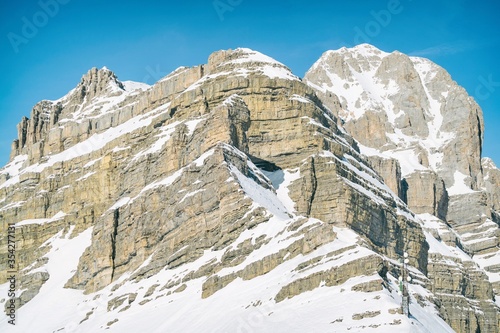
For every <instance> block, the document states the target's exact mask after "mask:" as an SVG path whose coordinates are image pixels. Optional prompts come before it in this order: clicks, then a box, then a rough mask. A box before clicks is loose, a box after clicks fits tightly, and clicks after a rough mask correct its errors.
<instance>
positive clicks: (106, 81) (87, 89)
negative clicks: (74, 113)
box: [76, 67, 125, 99]
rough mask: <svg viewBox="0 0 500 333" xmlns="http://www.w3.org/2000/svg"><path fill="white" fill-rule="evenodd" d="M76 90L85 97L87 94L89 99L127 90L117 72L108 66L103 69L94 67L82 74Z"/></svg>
mask: <svg viewBox="0 0 500 333" xmlns="http://www.w3.org/2000/svg"><path fill="white" fill-rule="evenodd" d="M76 90H77V92H78V93H80V94H81V96H82V97H83V98H85V96H86V97H87V99H92V98H94V97H95V96H99V95H108V96H112V95H116V94H119V93H121V92H122V91H123V90H125V88H124V86H123V83H122V82H120V81H119V80H118V78H117V76H116V75H115V73H113V72H112V71H110V70H109V69H108V68H107V67H103V68H101V69H97V68H96V67H93V68H91V69H90V70H89V71H88V72H87V73H86V74H85V75H83V76H82V79H81V81H80V83H79V84H78V86H77V87H76Z"/></svg>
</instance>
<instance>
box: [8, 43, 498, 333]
mask: <svg viewBox="0 0 500 333" xmlns="http://www.w3.org/2000/svg"><path fill="white" fill-rule="evenodd" d="M362 48H363V49H367V48H368V47H367V46H362ZM366 52H368V51H366ZM370 52H371V53H370ZM347 53H348V52H347V51H345V50H344V51H341V52H340V53H338V54H337V53H332V52H330V53H328V54H327V56H328V59H329V60H328V61H327V62H321V61H320V62H318V63H317V64H316V65H315V66H314V67H313V70H311V72H309V73H308V75H307V76H306V82H307V83H308V84H306V83H305V82H303V81H302V80H301V79H299V78H298V77H296V76H295V75H293V74H292V73H291V72H290V70H289V69H288V68H287V67H286V66H285V65H283V64H281V63H279V62H278V61H276V60H274V59H272V58H269V57H267V56H265V55H263V54H261V53H258V52H255V51H252V50H249V49H236V50H227V51H218V52H215V53H214V54H212V55H211V56H210V57H209V59H208V63H207V64H206V65H199V66H195V67H192V68H185V67H181V68H179V69H177V70H175V71H174V72H173V73H171V74H169V75H168V76H166V77H164V78H163V79H161V80H160V81H158V82H157V83H156V84H154V85H153V86H147V85H144V84H139V83H134V82H130V81H124V82H121V81H120V80H118V78H117V76H116V75H115V74H114V73H113V72H111V71H110V70H108V69H106V68H103V69H95V68H94V69H91V70H90V71H89V72H88V73H87V74H86V75H84V76H83V78H82V80H81V82H80V83H79V84H78V85H77V87H76V88H75V89H73V90H72V91H70V92H69V93H68V94H67V95H66V96H64V97H63V98H61V99H59V100H57V101H42V102H40V103H38V104H37V105H36V106H35V107H34V108H33V111H32V113H31V116H30V118H29V119H28V118H23V119H22V121H21V123H20V124H19V126H18V133H19V134H18V139H17V140H16V141H15V142H14V144H13V150H12V154H11V161H10V163H9V164H8V165H7V166H6V167H4V168H3V169H1V170H0V217H1V225H0V229H1V230H0V231H2V233H1V236H0V248H2V249H4V250H6V248H7V243H8V240H7V237H6V236H5V235H6V233H5V230H7V227H8V226H9V225H14V226H15V230H16V240H17V242H18V243H17V252H16V255H17V257H16V264H17V269H16V271H17V272H18V273H17V274H18V276H19V283H20V285H19V286H18V290H17V291H18V293H17V295H18V297H17V298H16V299H15V301H16V302H17V303H16V304H17V306H18V311H20V312H22V313H24V314H30V313H32V311H41V312H40V313H38V315H39V317H38V318H43V317H44V314H45V312H44V311H49V310H50V311H52V312H55V313H57V314H58V315H57V316H53V317H52V318H53V320H51V321H50V322H45V321H43V320H33V321H32V322H29V321H27V320H26V321H24V320H23V321H21V319H20V321H21V322H20V325H21V326H22V328H23V329H24V330H26V331H30V330H31V331H32V330H34V329H35V328H36V329H37V330H38V331H75V330H76V331H78V330H80V331H96V330H99V329H110V330H116V331H120V330H123V329H125V327H127V329H129V330H130V329H131V330H134V329H137V330H138V329H149V328H151V329H153V327H154V329H159V330H163V331H183V332H189V331H207V332H208V331H210V332H211V331H213V332H222V331H223V332H225V331H231V332H234V331H238V330H239V331H242V330H247V331H249V330H252V329H256V330H259V328H262V327H267V328H275V329H276V330H277V331H285V330H289V329H290V327H292V326H293V327H295V329H298V328H300V329H301V331H307V330H310V329H311V327H314V330H318V331H327V330H331V329H334V330H340V331H347V330H352V329H354V330H362V329H364V328H366V327H372V328H378V327H380V329H382V330H383V331H384V332H400V331H405V330H409V329H410V327H415V328H416V329H417V330H420V331H422V332H423V331H425V329H428V328H425V325H432V326H433V327H440V328H442V330H444V331H450V332H451V328H453V329H455V330H456V331H463V332H477V331H478V330H480V331H481V332H496V331H497V330H498V328H499V327H500V325H499V320H500V316H499V315H498V306H497V305H496V304H495V302H494V297H495V296H494V290H497V289H495V288H497V286H498V285H497V284H495V280H494V276H493V275H492V274H495V273H494V272H495V269H496V268H495V267H496V266H495V265H491V264H490V263H491V260H490V258H489V257H487V256H488V255H489V254H493V255H496V253H497V252H495V245H494V242H493V241H492V242H491V244H489V245H488V246H485V245H482V246H476V245H474V244H475V240H476V239H477V238H474V237H475V236H474V235H472V236H471V237H472V238H471V239H468V238H466V233H467V230H469V229H470V228H469V227H470V225H471V223H475V224H476V225H475V227H476V226H479V225H480V226H482V227H484V228H485V230H486V229H488V228H490V227H492V226H491V223H490V221H498V218H497V217H498V213H496V212H498V207H497V206H498V205H497V202H496V201H495V200H498V193H497V192H498V191H497V190H496V188H497V187H496V186H497V185H496V184H498V183H497V180H498V179H499V177H498V169H496V167H495V166H494V165H493V164H492V163H491V162H489V161H488V160H483V165H481V164H475V163H476V162H477V160H476V159H477V158H479V157H480V151H479V152H478V151H475V150H474V149H477V148H479V149H480V145H481V142H480V141H478V142H469V143H467V142H466V140H465V139H463V137H460V136H464V135H465V134H464V133H469V134H471V133H473V132H474V131H476V132H474V133H476V134H477V130H478V128H479V129H481V130H482V118H481V115H480V110H479V108H477V109H476V111H475V112H476V113H474V112H472V111H471V109H470V107H474V105H475V104H474V103H473V102H471V100H470V98H468V97H467V98H465V99H464V97H463V96H464V95H463V94H464V93H465V92H464V91H463V90H460V89H461V88H456V87H454V86H453V87H451V88H450V87H449V85H448V83H449V80H448V78H449V77H448V76H446V75H447V74H446V75H445V72H444V71H442V72H440V71H438V73H437V74H436V76H435V77H434V76H432V75H431V76H432V77H431V76H429V77H428V79H427V81H428V82H427V81H425V82H427V83H426V84H422V81H421V80H420V79H419V78H420V76H419V75H421V69H419V67H418V66H417V67H415V60H412V59H411V58H408V57H406V56H405V55H402V54H400V53H394V54H392V55H387V56H385V54H383V53H382V52H381V51H377V50H375V49H371V48H370V49H369V52H368V53H370V54H369V56H368V57H364V56H360V55H356V56H353V55H352V54H351V55H349V56H347ZM339 54H340V55H341V56H340V55H339ZM381 55H384V57H382V56H381ZM344 58H346V59H347V60H345V61H344V60H343V59H344ZM326 63H327V64H328V66H329V67H328V68H329V69H332V70H335V72H334V73H335V75H337V76H338V78H339V80H343V81H345V85H343V87H344V88H342V89H345V91H349V90H351V89H352V90H353V91H356V89H358V88H359V84H358V85H357V84H356V82H355V81H354V80H353V79H352V77H353V74H352V73H353V72H352V71H353V70H354V71H356V72H357V73H360V74H359V75H364V74H363V73H372V74H373V75H375V77H377V78H378V79H377V84H380V85H381V86H383V87H386V88H387V89H388V90H389V91H395V90H394V89H395V88H393V87H394V86H398V87H400V89H399V90H400V91H401V93H400V94H393V95H390V96H384V98H385V97H387V98H386V99H381V100H377V101H375V100H373V98H372V97H373V94H372V93H373V92H369V91H368V92H367V91H365V92H364V93H363V94H361V95H360V96H361V97H360V100H359V101H354V104H351V102H352V101H351V100H349V98H347V97H345V96H343V95H342V94H339V93H338V92H335V91H333V90H332V89H330V88H325V89H323V88H321V87H323V86H322V84H323V83H325V82H327V81H326V80H327V79H331V78H332V75H330V74H331V73H330V72H328V71H325V70H324V69H325V67H324V66H326V65H323V64H326ZM375 63H376V68H375V65H374V64H375ZM422 64H425V65H426V66H427V63H425V62H422ZM421 66H424V65H421ZM431 67H432V66H431ZM432 68H433V67H432ZM370 75H371V74H370ZM314 80H317V81H314ZM314 82H316V83H314ZM322 82H323V83H322ZM325 84H326V86H328V87H332V86H330V85H329V83H325ZM335 84H337V82H335V83H334V84H333V87H336V86H335ZM326 86H325V87H326ZM318 87H319V88H318ZM391 87H392V88H391ZM389 88H390V89H389ZM391 89H392V90H391ZM439 89H441V90H442V91H449V94H450V98H449V101H448V97H446V96H445V97H443V99H445V100H446V101H447V102H446V103H449V109H447V107H443V110H444V111H443V114H442V119H441V120H439V121H440V123H439V124H442V132H440V131H439V128H438V129H436V128H435V127H433V126H435V125H436V124H438V116H437V115H435V114H432V112H431V111H430V109H429V108H430V106H431V105H433V103H434V102H435V100H436V99H437V98H438V96H437V95H436V93H435V91H441V90H439ZM447 89H448V90H447ZM430 91H432V92H430ZM415 92H418V94H416V93H415ZM429 96H431V97H429ZM384 103H385V104H384ZM387 103H392V104H391V105H394V107H393V108H392V109H391V110H390V112H393V113H394V115H391V114H390V113H389V112H388V111H387V109H385V106H387V105H389V104H387ZM467 103H468V104H467ZM446 105H448V104H446ZM432 110H434V109H432ZM451 110H454V111H453V112H459V113H460V112H461V113H463V114H464V117H469V118H470V117H472V116H470V114H469V113H473V114H474V115H476V116H477V117H478V119H477V122H476V124H475V125H471V126H469V127H468V128H460V129H459V130H458V131H457V132H456V133H454V136H452V135H451V134H449V133H451V131H449V132H445V131H444V128H445V127H446V126H452V125H447V121H448V119H447V118H448V113H447V112H452V111H451ZM361 111H363V112H364V113H363V114H361ZM386 111H387V112H386ZM351 113H352V114H351ZM396 114H397V116H396ZM429 117H430V118H429ZM429 119H431V121H430V122H429ZM460 119H462V118H459V120H454V121H458V122H459V123H457V124H454V125H453V126H458V127H460V126H461V125H460V124H462V125H463V124H465V121H464V122H461V120H460ZM459 125H460V126H459ZM364 126H367V127H364ZM370 126H371V127H370ZM436 126H437V125H436ZM474 126H475V127H474ZM458 127H457V128H458ZM363 128H364V129H363ZM381 131H382V132H381ZM370 133H371V134H370ZM381 133H382V134H383V135H381ZM401 133H402V134H401ZM443 133H444V134H443ZM481 133H482V132H481ZM400 134H401V137H402V140H403V141H404V140H405V139H406V138H410V137H411V138H412V140H413V138H422V140H423V141H422V142H424V143H422V144H421V145H418V144H417V143H416V141H415V142H414V141H411V142H409V143H405V142H403V141H401V142H399V141H397V140H395V137H394V136H395V135H400ZM370 135H373V137H370ZM391 135H392V136H391ZM432 135H434V136H433V137H432V138H434V139H439V140H441V141H439V142H444V143H445V144H449V145H450V146H446V145H445V146H444V147H452V146H453V147H455V148H457V149H461V150H464V151H470V154H469V155H467V160H466V161H464V160H460V161H459V162H458V161H457V159H456V156H455V160H454V159H453V156H451V154H452V153H453V152H456V151H452V152H449V149H446V150H440V149H441V146H439V147H438V146H436V145H434V146H433V144H434V143H432V142H431V140H430V139H429V141H425V140H426V139H425V138H427V137H429V136H432ZM481 135H482V134H479V136H481ZM415 140H416V139H415ZM358 142H359V143H360V144H358ZM450 142H451V143H450ZM376 149H380V150H376ZM408 151H414V152H417V151H418V154H417V153H416V154H415V155H412V156H413V157H415V158H416V159H417V160H418V161H420V162H421V164H418V165H419V166H418V167H417V168H415V170H412V171H411V172H408V171H409V166H408V164H407V163H405V161H404V160H402V159H401V158H400V157H401V156H400V155H398V154H400V153H401V154H403V153H404V152H408ZM437 156H442V162H440V163H438V162H437ZM420 162H419V163H420ZM438 165H439V166H440V167H438ZM413 166H414V165H413V164H411V167H413ZM450 172H451V176H450ZM455 172H459V173H460V174H459V176H460V175H464V177H463V179H462V178H460V177H461V176H460V177H458V178H459V179H460V180H461V181H462V180H463V184H462V185H463V186H466V187H467V188H468V190H467V191H466V192H468V191H470V193H460V192H457V191H456V189H457V188H458V189H463V188H462V187H461V186H462V185H461V184H459V185H456V184H455V183H454V181H456V180H457V179H458V178H457V176H455ZM486 174H487V175H489V176H487V177H486V176H484V175H486ZM454 186H455V188H454ZM465 201H467V202H468V203H467V205H466V206H464V207H474V210H471V209H469V210H467V211H462V210H461V209H463V208H462V207H460V208H456V207H455V205H456V204H457V203H460V202H465ZM479 207H481V208H479ZM478 212H480V213H481V214H479V215H478ZM483 213H484V214H483ZM416 214H417V215H416ZM495 214H496V215H495ZM472 219H473V221H472ZM462 227H463V229H462ZM468 228H469V229H468ZM490 229H491V228H490ZM488 230H489V229H488ZM491 230H493V229H491ZM491 230H490V231H491ZM457 232H458V235H457V234H456V233H457ZM478 232H479V231H478ZM492 239H494V240H498V234H495V235H494V236H492ZM497 245H498V242H497ZM463 251H466V252H467V253H465V252H463ZM405 252H406V253H407V256H408V264H409V267H410V268H409V275H410V276H411V277H412V279H413V280H412V282H411V283H410V284H409V292H410V297H411V301H412V305H411V311H412V312H414V317H413V318H408V317H406V316H403V315H402V313H400V311H398V310H394V309H395V308H398V307H399V306H400V302H401V297H400V296H398V295H397V292H396V290H397V289H398V288H399V286H398V281H397V278H398V277H399V276H400V275H401V274H402V273H401V265H400V263H399V262H398V260H399V259H400V258H402V257H403V254H404V253H405ZM480 256H482V257H480ZM476 258H477V260H476ZM7 264H8V262H7V258H5V257H2V258H0V268H1V271H2V272H3V274H2V275H1V276H0V283H4V282H6V278H7V276H6V274H5V272H6V271H7V270H6V269H5V268H6V267H7ZM450 272H452V273H451V274H450ZM492 277H493V280H492ZM490 281H491V282H493V284H491V283H490ZM5 286H7V284H3V285H1V286H0V291H3V290H4V289H1V288H4V287H5ZM5 288H6V287H5ZM51 297H58V300H57V304H60V307H58V308H53V309H47V310H45V309H40V307H41V304H44V303H45V302H47V300H50V299H51ZM332 298H336V299H337V300H338V301H339V302H332V301H331V299H332ZM368 299H369V301H368ZM1 302H2V303H3V306H6V305H7V303H8V302H7V299H3V300H2V301H1ZM348 302H351V303H353V304H355V306H354V307H352V308H351V307H345V306H343V305H342V304H346V303H348ZM456 304H459V306H455V305H456ZM187 306H189V309H190V310H189V315H186V314H185V312H186V310H187ZM214 309H215V310H216V311H214ZM221 309H222V311H221ZM143 311H145V312H147V313H148V316H147V318H146V320H144V318H143V317H140V314H141V313H143ZM318 311H320V312H321V315H319V316H315V317H314V318H316V319H317V320H316V319H314V322H313V321H312V320H311V318H312V317H311V316H310V314H311V313H313V312H318ZM461 311H462V312H463V313H462V314H460V313H461ZM122 313H123V315H122ZM166 313H167V314H169V317H168V318H167V319H165V318H164V317H165V314H166ZM207 313H209V315H207ZM256 313H258V315H257V317H258V318H259V322H256V321H249V320H247V319H248V317H247V316H255V314H256ZM438 313H439V315H440V316H441V317H442V318H444V320H446V322H447V323H448V324H449V325H450V326H447V324H446V323H445V322H444V321H443V319H442V318H441V317H440V316H438ZM333 314H335V315H336V317H335V318H333V317H331V316H332V315H333ZM26 317H27V316H25V317H24V318H26ZM68 318H71V320H69V321H68ZM155 318H156V319H158V318H161V320H156V319H155ZM224 318H226V319H225V320H223V319H224ZM318 318H319V319H318ZM424 323H425V324H424ZM2 325H4V323H2V322H0V327H3V326H2ZM5 325H6V324H5ZM5 325H4V326H5ZM259 325H260V326H259ZM311 325H313V326H311ZM450 327H451V328H450Z"/></svg>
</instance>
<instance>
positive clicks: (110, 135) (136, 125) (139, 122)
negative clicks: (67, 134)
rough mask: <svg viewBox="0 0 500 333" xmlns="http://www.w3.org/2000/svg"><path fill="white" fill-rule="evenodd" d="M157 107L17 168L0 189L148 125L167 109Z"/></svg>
mask: <svg viewBox="0 0 500 333" xmlns="http://www.w3.org/2000/svg"><path fill="white" fill-rule="evenodd" d="M168 105H169V104H167V105H166V109H167V110H168ZM164 107H165V105H164V106H160V107H159V108H164ZM159 108H157V109H159ZM157 109H154V110H152V111H149V112H147V113H145V114H142V115H138V116H136V117H133V118H131V119H129V120H127V121H126V122H124V123H122V124H120V125H118V126H116V127H111V128H108V129H107V130H105V131H104V132H102V133H96V134H94V135H92V136H91V137H90V138H88V139H86V140H84V141H82V142H79V143H77V144H75V145H73V146H71V147H70V148H68V149H66V150H64V151H62V152H60V153H58V154H55V155H49V156H47V157H48V159H47V160H46V161H45V162H41V163H36V164H33V165H30V166H27V167H25V168H24V169H21V168H18V169H17V174H11V175H10V176H11V178H9V179H8V180H7V181H5V182H4V183H3V184H0V189H1V188H5V187H9V186H12V185H14V184H17V183H18V182H19V181H20V178H19V176H20V175H21V174H24V173H28V172H34V173H40V172H42V171H43V170H45V169H46V168H48V167H51V166H53V165H54V164H56V163H58V162H63V161H64V162H66V161H69V160H72V159H74V158H78V157H81V156H83V155H88V154H90V153H92V152H94V151H97V150H100V149H102V148H104V147H105V146H106V145H107V144H109V143H111V142H113V141H114V140H116V139H119V138H120V137H121V136H123V135H127V134H129V133H131V132H133V131H135V130H138V129H140V128H142V127H146V126H149V125H150V124H151V123H152V122H153V120H154V119H155V118H157V117H158V116H160V115H161V114H162V113H165V112H167V110H164V111H162V112H160V113H157ZM9 170H14V168H12V167H10V168H9Z"/></svg>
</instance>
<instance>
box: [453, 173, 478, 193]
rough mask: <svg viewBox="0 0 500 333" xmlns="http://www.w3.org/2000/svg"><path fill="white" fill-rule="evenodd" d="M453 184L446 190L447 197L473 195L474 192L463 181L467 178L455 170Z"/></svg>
mask: <svg viewBox="0 0 500 333" xmlns="http://www.w3.org/2000/svg"><path fill="white" fill-rule="evenodd" d="M453 178H454V182H453V185H452V186H451V187H449V188H448V195H458V194H466V193H474V190H473V189H471V188H470V187H469V186H467V185H466V184H465V180H466V179H467V178H468V176H467V175H464V174H463V173H461V172H460V171H458V170H455V173H454V174H453Z"/></svg>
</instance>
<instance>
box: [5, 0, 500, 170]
mask: <svg viewBox="0 0 500 333" xmlns="http://www.w3.org/2000/svg"><path fill="white" fill-rule="evenodd" d="M431 5H432V10H429V8H430V7H429V6H431ZM498 6H499V5H498V3H496V2H490V3H488V4H484V5H482V6H476V5H475V4H473V3H468V2H459V3H456V2H453V1H440V2H435V1H433V2H432V3H430V2H429V3H427V4H426V3H422V2H418V3H416V2H411V1H405V0H401V1H399V2H394V1H387V2H385V1H384V2H380V3H377V4H373V3H370V2H365V3H361V4H359V3H356V4H350V3H342V5H339V4H328V3H321V4H315V3H310V2H303V1H294V2H291V3H288V4H287V5H286V6H284V5H283V4H279V3H278V4H275V3H270V2H265V1H253V2H247V1H225V0H220V1H190V2H189V3H186V4H181V3H176V5H175V6H172V5H170V4H168V3H160V2H154V3H151V4H149V5H148V6H147V7H146V6H144V5H143V4H142V3H140V2H136V3H133V2H132V3H130V2H129V3H126V4H123V3H118V2H114V1H111V2H107V3H106V4H103V3H100V2H95V1H94V2H90V3H85V4H83V3H78V2H76V1H73V2H72V1H62V0H58V1H57V2H56V1H55V0H54V1H52V0H43V1H39V2H35V1H33V2H31V3H24V4H22V5H19V4H11V3H9V4H2V7H3V8H2V11H1V14H0V15H1V19H2V28H1V29H2V34H3V35H4V38H3V39H2V43H1V44H0V48H1V50H2V54H3V59H4V61H3V62H2V65H3V73H4V75H3V76H2V80H1V81H0V87H1V88H2V91H3V94H2V97H1V98H0V111H1V112H0V121H1V122H2V124H3V131H2V133H1V134H0V164H2V165H3V164H5V163H6V162H7V159H8V154H9V151H10V144H11V142H12V140H13V139H14V138H15V137H16V130H15V125H16V124H17V123H18V122H19V121H20V120H21V117H22V116H28V115H29V113H30V111H31V109H32V107H33V106H34V105H35V103H37V102H38V101H40V100H42V99H57V98H60V97H62V96H63V95H65V94H66V93H67V92H68V91H69V90H70V89H71V88H73V87H74V86H75V85H76V83H78V81H79V79H80V77H81V76H82V75H83V74H84V73H86V72H87V71H88V70H89V69H90V68H91V67H94V66H96V67H102V66H108V67H109V68H110V69H111V70H113V71H114V72H115V73H116V74H117V75H118V76H119V78H120V79H121V80H134V81H142V82H146V83H149V84H152V83H154V82H156V81H157V80H158V79H160V78H161V77H162V76H164V75H167V74H168V73H169V72H171V71H172V70H174V69H175V68H177V67H178V66H192V65H196V64H200V63H203V62H204V61H205V59H206V56H207V55H208V54H210V53H211V52H213V51H214V50H217V49H228V48H236V47H239V46H243V47H250V48H252V49H256V50H259V51H261V52H263V53H265V54H268V55H270V56H272V57H274V58H276V59H278V60H279V61H281V62H283V63H285V64H287V66H289V67H290V68H291V69H292V71H293V72H294V74H296V75H298V76H300V77H302V76H303V75H304V73H305V71H306V70H307V69H308V68H309V67H310V66H311V65H312V63H313V62H314V61H315V60H316V59H318V58H319V56H320V55H321V54H322V53H323V52H324V51H326V50H329V49H337V48H340V47H342V46H353V45H355V44H358V43H363V42H368V43H371V44H374V45H375V46H377V47H379V48H380V49H382V50H384V51H387V52H392V51H393V50H395V49H398V50H400V51H402V52H404V53H407V54H410V55H418V56H423V57H428V58H430V59H431V60H433V61H435V62H436V63H438V64H439V65H441V66H443V67H444V68H445V69H446V70H447V71H449V72H450V73H451V75H452V77H453V79H454V80H456V81H458V83H459V84H460V85H462V86H464V87H465V88H466V89H467V91H468V93H469V94H470V95H472V96H474V97H475V98H476V100H477V101H478V103H479V105H480V106H481V107H482V108H483V111H484V115H485V120H486V121H485V123H486V131H485V142H484V151H483V155H484V156H489V157H492V158H493V160H495V162H497V164H500V155H499V153H498V150H497V149H496V146H495V145H496V141H497V140H496V137H497V135H496V133H495V128H497V127H498V126H499V125H500V124H499V122H500V120H499V117H498V115H497V112H496V107H497V106H498V105H499V100H500V88H499V86H498V85H499V83H497V82H500V72H499V69H498V66H495V65H494V64H495V63H496V54H498V52H500V51H499V47H500V46H499V43H498V37H497V36H496V32H497V31H498V21H497V20H496V18H495V15H496V13H497V12H498Z"/></svg>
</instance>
